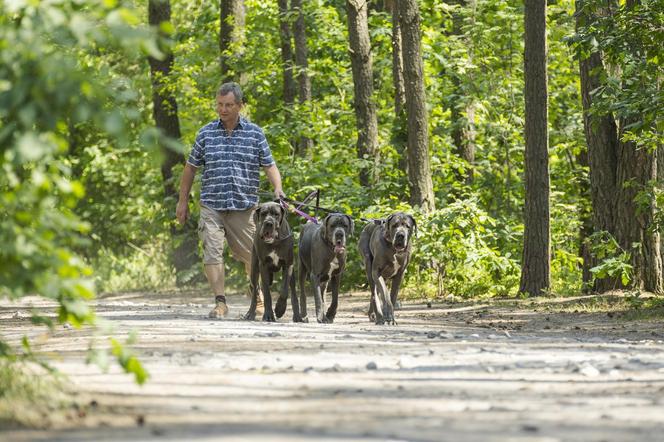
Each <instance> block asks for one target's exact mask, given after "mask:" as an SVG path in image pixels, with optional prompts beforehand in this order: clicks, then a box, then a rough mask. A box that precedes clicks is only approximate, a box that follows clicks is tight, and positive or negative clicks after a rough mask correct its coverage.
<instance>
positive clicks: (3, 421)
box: [0, 358, 72, 428]
mask: <svg viewBox="0 0 664 442" xmlns="http://www.w3.org/2000/svg"><path fill="white" fill-rule="evenodd" d="M65 384H66V382H65V380H64V378H62V377H61V375H57V374H54V373H50V372H48V371H47V370H45V369H44V368H42V367H40V366H38V365H36V364H33V363H28V362H10V361H8V360H3V359H2V358H0V427H2V428H12V427H30V428H46V427H48V426H50V425H51V423H52V419H53V417H54V412H56V411H58V410H63V409H64V408H66V407H68V406H70V405H71V403H72V400H71V398H70V397H69V396H68V394H67V393H66V392H65Z"/></svg>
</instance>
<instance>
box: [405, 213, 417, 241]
mask: <svg viewBox="0 0 664 442" xmlns="http://www.w3.org/2000/svg"><path fill="white" fill-rule="evenodd" d="M406 216H408V218H410V221H411V222H412V223H413V235H412V236H416V235H417V223H416V222H415V218H413V215H406Z"/></svg>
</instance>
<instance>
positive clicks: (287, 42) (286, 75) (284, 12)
mask: <svg viewBox="0 0 664 442" xmlns="http://www.w3.org/2000/svg"><path fill="white" fill-rule="evenodd" d="M278 4H279V39H280V40H281V63H282V65H283V82H284V85H283V96H284V107H285V112H284V123H285V124H286V127H290V124H291V121H292V119H293V118H292V117H293V113H294V109H293V103H294V102H295V94H296V93H297V89H296V85H295V79H294V77H293V46H292V44H291V29H290V28H291V25H290V21H289V20H288V16H289V12H290V10H289V9H288V0H279V1H278ZM290 145H291V147H292V149H293V152H295V151H297V143H296V141H295V139H294V138H290Z"/></svg>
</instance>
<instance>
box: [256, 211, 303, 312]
mask: <svg viewBox="0 0 664 442" xmlns="http://www.w3.org/2000/svg"><path fill="white" fill-rule="evenodd" d="M254 222H255V224H256V234H255V236H254V245H253V247H252V249H251V276H250V280H251V305H250V306H249V310H248V311H247V313H246V314H245V315H244V316H243V318H244V319H247V320H254V319H255V318H256V303H257V301H258V280H259V277H260V283H261V289H262V291H263V302H264V305H265V312H264V313H263V321H267V322H274V321H275V313H276V316H277V318H280V317H282V316H283V314H284V313H285V312H286V302H287V300H288V288H289V287H290V290H291V303H292V307H293V322H302V318H301V317H300V311H299V308H298V307H299V306H298V300H297V295H296V293H295V276H294V275H293V261H294V253H293V245H294V240H293V234H292V232H291V230H290V226H289V225H288V221H287V220H286V209H284V208H283V207H281V205H279V204H278V203H275V202H268V203H263V204H261V205H260V206H258V208H256V211H255V212H254ZM279 270H282V272H283V280H282V288H281V293H280V295H279V299H278V300H277V303H276V306H275V309H274V311H273V310H272V295H271V294H270V285H272V281H273V278H274V274H275V273H277V272H278V271H279Z"/></svg>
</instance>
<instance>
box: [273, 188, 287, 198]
mask: <svg viewBox="0 0 664 442" xmlns="http://www.w3.org/2000/svg"><path fill="white" fill-rule="evenodd" d="M274 198H275V199H278V200H279V199H283V198H286V194H285V193H284V191H283V190H281V189H279V190H275V191H274Z"/></svg>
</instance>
